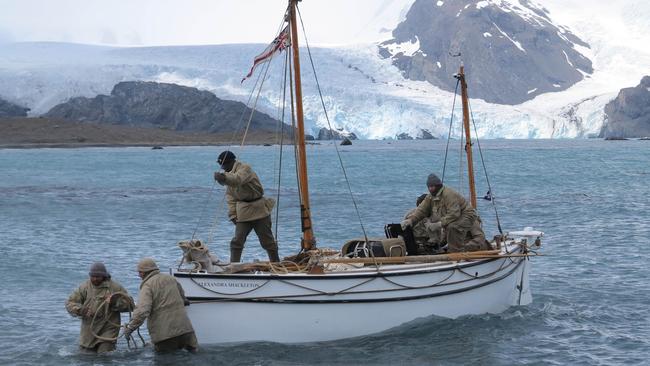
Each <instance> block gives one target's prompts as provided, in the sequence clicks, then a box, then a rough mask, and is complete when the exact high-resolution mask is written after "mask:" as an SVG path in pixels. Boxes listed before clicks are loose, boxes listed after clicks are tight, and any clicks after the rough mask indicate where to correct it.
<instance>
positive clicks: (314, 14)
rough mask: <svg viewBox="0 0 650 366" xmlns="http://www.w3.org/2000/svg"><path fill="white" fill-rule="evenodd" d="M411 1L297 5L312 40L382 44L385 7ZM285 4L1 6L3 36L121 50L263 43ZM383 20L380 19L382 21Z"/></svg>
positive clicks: (203, 1) (227, 0) (47, 0)
mask: <svg viewBox="0 0 650 366" xmlns="http://www.w3.org/2000/svg"><path fill="white" fill-rule="evenodd" d="M412 2H413V0H384V1H376V0H354V1H350V0H325V1H310V2H302V3H300V9H301V11H302V14H303V17H304V20H305V22H306V26H307V31H308V34H309V35H310V41H311V42H312V43H314V44H316V43H330V44H341V43H357V42H367V41H371V40H373V39H376V38H377V34H378V33H379V29H380V28H381V27H385V26H386V25H385V24H377V23H378V22H379V23H383V22H384V20H383V19H384V18H386V14H385V13H386V11H384V10H383V9H386V7H387V5H390V6H394V4H395V3H400V4H404V3H407V4H408V3H412ZM286 4H287V3H286V0H135V1H134V0H111V1H108V0H92V1H89V0H57V1H51V0H21V1H15V0H0V9H2V11H1V12H0V35H1V34H11V35H13V36H12V37H10V38H9V39H11V40H15V41H66V42H78V43H92V44H96V43H109V44H120V45H152V46H153V45H181V44H222V43H266V42H269V41H270V40H271V39H272V38H273V35H274V33H275V32H276V30H277V28H278V26H279V24H280V22H281V21H282V15H283V13H284V10H285V8H286ZM378 19H379V20H378Z"/></svg>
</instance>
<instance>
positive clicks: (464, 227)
mask: <svg viewBox="0 0 650 366" xmlns="http://www.w3.org/2000/svg"><path fill="white" fill-rule="evenodd" d="M434 214H435V215H437V216H438V217H440V223H441V224H442V227H443V229H444V230H445V232H446V237H447V243H448V244H449V251H450V252H457V251H466V250H468V251H474V250H481V249H485V248H487V244H486V242H485V234H483V230H482V229H481V225H480V221H479V220H480V219H479V217H478V215H477V214H476V210H475V209H474V208H473V207H472V206H471V205H470V204H469V203H468V202H467V200H466V199H465V198H464V197H463V196H462V195H460V194H459V193H458V192H456V191H454V190H453V189H451V188H449V187H446V186H443V187H442V188H441V189H440V191H438V193H436V195H435V196H433V195H431V194H428V195H427V197H426V198H425V199H424V201H422V203H421V204H420V205H419V206H418V207H417V208H416V209H415V211H414V212H413V213H412V215H411V217H410V218H409V219H410V220H411V224H412V225H415V224H417V223H418V222H420V221H421V220H423V219H424V218H426V217H429V216H431V215H434ZM467 236H469V237H470V239H471V240H470V241H469V243H466V239H467ZM466 244H469V245H466Z"/></svg>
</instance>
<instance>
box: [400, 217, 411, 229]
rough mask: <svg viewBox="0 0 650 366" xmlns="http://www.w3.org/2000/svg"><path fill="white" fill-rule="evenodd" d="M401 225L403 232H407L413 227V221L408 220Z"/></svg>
mask: <svg viewBox="0 0 650 366" xmlns="http://www.w3.org/2000/svg"><path fill="white" fill-rule="evenodd" d="M399 225H400V226H401V227H402V230H406V229H407V228H409V227H411V226H412V225H413V224H412V223H411V220H409V219H406V220H403V221H402V222H400V224H399Z"/></svg>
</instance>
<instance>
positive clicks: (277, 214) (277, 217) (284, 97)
mask: <svg viewBox="0 0 650 366" xmlns="http://www.w3.org/2000/svg"><path fill="white" fill-rule="evenodd" d="M288 66H289V52H287V53H286V55H285V60H284V77H283V78H282V117H281V118H280V125H281V130H280V159H279V160H280V161H279V163H278V192H277V195H276V196H277V198H276V201H275V233H274V236H275V242H276V243H278V241H279V240H278V226H280V221H279V220H280V188H281V186H282V155H283V152H284V116H285V108H286V100H287V69H288Z"/></svg>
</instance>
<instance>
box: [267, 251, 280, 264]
mask: <svg viewBox="0 0 650 366" xmlns="http://www.w3.org/2000/svg"><path fill="white" fill-rule="evenodd" d="M266 253H267V254H268V255H269V261H270V262H279V261H280V257H279V256H278V250H277V249H269V250H267V251H266Z"/></svg>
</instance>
